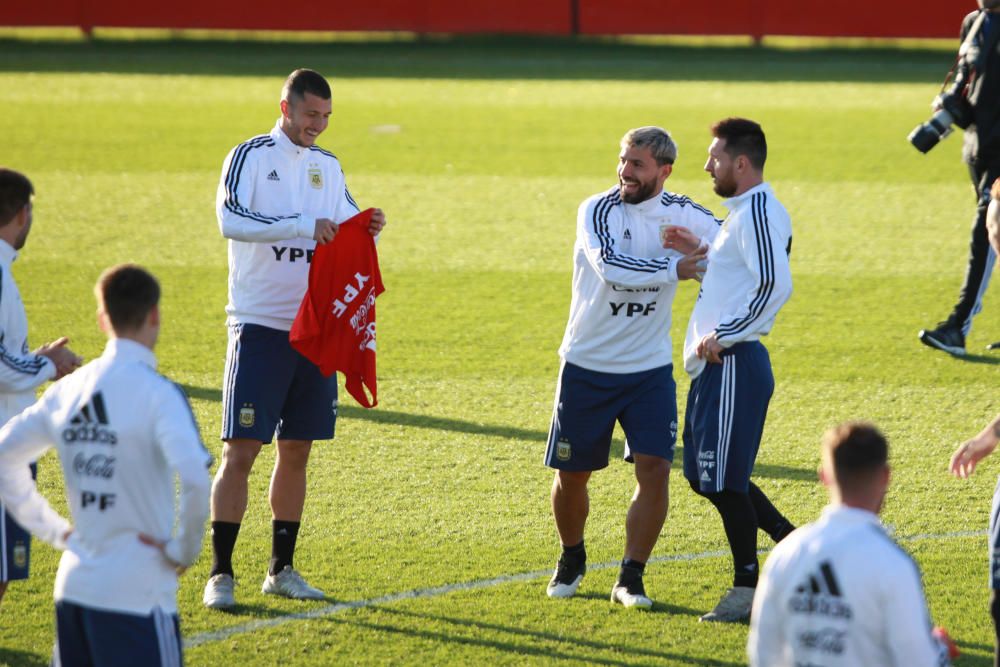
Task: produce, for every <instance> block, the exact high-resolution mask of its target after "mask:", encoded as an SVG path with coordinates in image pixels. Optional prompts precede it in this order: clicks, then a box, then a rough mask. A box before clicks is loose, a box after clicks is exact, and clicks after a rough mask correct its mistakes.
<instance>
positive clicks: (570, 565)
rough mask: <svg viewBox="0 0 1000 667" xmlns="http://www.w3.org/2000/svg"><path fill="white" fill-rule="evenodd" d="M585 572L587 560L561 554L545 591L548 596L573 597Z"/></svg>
mask: <svg viewBox="0 0 1000 667" xmlns="http://www.w3.org/2000/svg"><path fill="white" fill-rule="evenodd" d="M586 572H587V561H585V560H578V559H576V558H573V557H572V556H567V555H566V554H563V555H562V556H560V557H559V562H558V563H556V571H555V572H553V573H552V579H551V580H549V585H548V586H547V587H546V589H545V593H546V594H547V595H548V596H549V597H550V598H570V597H573V595H575V594H576V589H577V588H578V587H579V586H580V582H581V581H583V575H584V574H586Z"/></svg>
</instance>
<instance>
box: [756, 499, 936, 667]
mask: <svg viewBox="0 0 1000 667" xmlns="http://www.w3.org/2000/svg"><path fill="white" fill-rule="evenodd" d="M747 653H748V655H749V657H750V665H751V666H752V667H785V666H787V667H796V666H798V665H810V666H813V667H855V666H857V665H878V666H879V667H943V666H945V665H948V664H949V662H948V649H947V648H946V647H945V646H944V645H943V644H941V643H940V642H938V641H937V640H936V639H934V638H933V637H932V636H931V623H930V617H929V616H928V614H927V604H926V603H925V601H924V593H923V588H922V586H921V583H920V570H919V569H918V568H917V565H916V563H914V562H913V560H912V559H911V558H910V557H909V555H907V554H906V552H905V551H903V550H902V549H901V548H900V547H899V546H898V545H897V544H896V543H895V542H893V541H892V539H891V538H889V536H888V535H886V533H885V530H884V529H883V527H882V524H881V522H880V521H879V519H878V517H877V516H876V515H874V514H872V513H871V512H868V511H866V510H862V509H856V508H852V507H847V506H844V505H830V506H828V507H826V508H825V509H824V510H823V513H822V515H821V517H820V519H819V520H818V521H817V522H816V523H812V524H809V525H807V526H803V527H802V528H799V529H798V530H796V531H795V532H793V533H792V534H791V535H789V536H788V537H786V538H785V539H784V540H782V541H781V542H780V543H779V544H778V545H777V546H776V547H775V548H774V551H773V552H771V555H770V556H769V557H768V559H767V562H766V563H765V564H764V570H763V573H762V576H761V580H760V583H759V584H758V585H757V593H756V595H755V596H754V601H753V612H752V614H751V616H750V637H749V639H748V641H747Z"/></svg>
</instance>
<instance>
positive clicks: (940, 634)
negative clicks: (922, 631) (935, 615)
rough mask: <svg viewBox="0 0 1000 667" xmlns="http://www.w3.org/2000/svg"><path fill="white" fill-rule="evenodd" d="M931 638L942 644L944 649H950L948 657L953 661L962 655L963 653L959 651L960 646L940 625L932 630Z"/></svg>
mask: <svg viewBox="0 0 1000 667" xmlns="http://www.w3.org/2000/svg"><path fill="white" fill-rule="evenodd" d="M931 637H934V639H936V640H938V641H939V642H941V643H942V644H943V645H944V647H945V648H947V649H948V657H949V658H951V659H952V660H954V659H955V658H957V657H958V656H960V655H961V652H959V650H958V644H956V643H955V640H954V639H952V638H951V636H949V635H948V631H947V630H945V629H944V628H942V627H941V626H940V625H938V626H936V627H935V628H934V629H933V630H931Z"/></svg>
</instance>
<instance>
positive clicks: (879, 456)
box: [823, 422, 889, 491]
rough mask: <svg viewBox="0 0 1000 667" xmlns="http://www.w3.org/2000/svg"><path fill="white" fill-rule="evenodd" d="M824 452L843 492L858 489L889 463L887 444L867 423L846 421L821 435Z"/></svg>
mask: <svg viewBox="0 0 1000 667" xmlns="http://www.w3.org/2000/svg"><path fill="white" fill-rule="evenodd" d="M823 453H824V456H826V457H829V458H828V459H827V460H828V461H830V462H832V463H833V471H834V474H835V475H836V477H837V485H838V486H840V487H841V489H842V490H847V491H854V490H860V489H861V487H863V486H864V485H865V484H867V483H869V482H870V481H871V480H872V478H873V477H874V476H875V475H876V474H877V473H878V472H879V471H880V470H882V469H884V468H885V466H886V465H887V464H888V462H889V442H888V441H887V440H886V439H885V436H884V435H882V433H881V432H880V431H879V430H878V429H877V428H876V427H875V425H874V424H870V423H868V422H846V423H844V424H840V425H838V426H834V427H833V428H831V429H830V430H829V431H827V432H826V433H825V434H824V435H823Z"/></svg>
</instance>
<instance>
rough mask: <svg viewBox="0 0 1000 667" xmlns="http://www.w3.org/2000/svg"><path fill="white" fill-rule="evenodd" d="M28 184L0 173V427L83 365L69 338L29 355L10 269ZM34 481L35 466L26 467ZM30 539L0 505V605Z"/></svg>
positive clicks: (22, 238) (24, 563)
mask: <svg viewBox="0 0 1000 667" xmlns="http://www.w3.org/2000/svg"><path fill="white" fill-rule="evenodd" d="M34 193H35V189H34V187H33V186H32V185H31V181H29V180H28V177H27V176H25V175H24V174H22V173H20V172H18V171H14V170H13V169H7V168H3V167H0V424H3V423H4V422H6V421H7V420H9V419H10V418H11V417H13V416H14V415H16V414H17V413H19V412H21V410H23V409H24V408H26V407H28V406H29V405H31V404H32V403H34V401H35V389H37V388H38V387H39V386H40V385H41V384H43V383H44V382H45V381H46V380H58V379H59V378H61V377H62V376H64V375H66V374H67V373H72V372H73V371H74V370H75V369H76V368H77V367H78V366H79V365H80V362H81V359H80V358H79V357H77V356H76V355H75V354H73V352H72V351H71V350H70V349H69V348H68V347H66V345H67V344H68V343H69V339H68V338H59V339H58V340H56V341H53V342H51V343H48V344H46V345H43V346H42V347H40V348H38V349H37V350H35V351H34V352H29V351H28V317H27V315H26V314H25V312H24V304H23V303H22V302H21V295H20V293H19V292H18V289H17V284H16V283H15V282H14V276H13V275H12V274H11V264H13V262H14V260H15V259H17V251H18V250H20V249H21V248H23V247H24V244H25V242H26V241H27V239H28V232H29V231H31V221H32V196H33V195H34ZM30 467H31V472H32V475H34V474H35V472H36V470H37V469H36V466H35V464H34V463H33V462H32V463H31V464H30ZM30 556H31V536H30V535H29V534H28V532H27V531H26V530H24V528H22V527H21V526H19V525H18V524H17V522H16V521H14V520H13V519H11V518H10V515H9V514H8V513H7V512H6V509H5V507H4V504H3V501H2V500H0V600H2V599H3V595H4V593H5V592H6V590H7V584H8V582H10V581H14V580H17V579H25V578H27V576H28V566H29V563H30Z"/></svg>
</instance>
